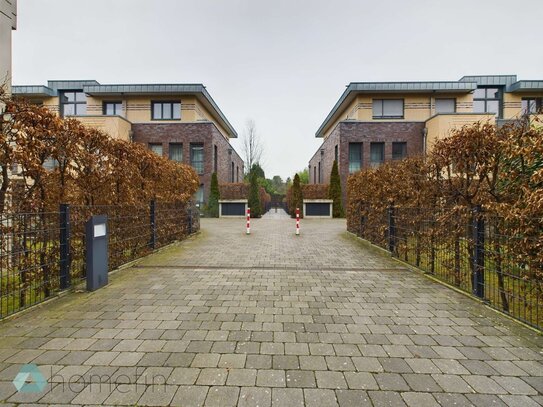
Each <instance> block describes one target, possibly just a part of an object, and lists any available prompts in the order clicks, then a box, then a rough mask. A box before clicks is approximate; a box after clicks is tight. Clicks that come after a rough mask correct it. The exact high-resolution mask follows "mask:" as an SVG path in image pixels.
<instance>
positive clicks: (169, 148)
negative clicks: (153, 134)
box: [168, 142, 185, 163]
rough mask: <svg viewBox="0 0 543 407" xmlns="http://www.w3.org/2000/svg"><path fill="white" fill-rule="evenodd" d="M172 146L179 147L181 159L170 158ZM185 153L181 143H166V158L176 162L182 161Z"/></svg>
mask: <svg viewBox="0 0 543 407" xmlns="http://www.w3.org/2000/svg"><path fill="white" fill-rule="evenodd" d="M172 147H179V148H180V149H181V160H174V159H173V158H172ZM184 155H185V154H183V143H175V142H174V143H169V144H168V159H170V160H172V161H174V162H176V163H182V162H183V161H184V159H185V157H184Z"/></svg>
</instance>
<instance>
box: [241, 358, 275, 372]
mask: <svg viewBox="0 0 543 407" xmlns="http://www.w3.org/2000/svg"><path fill="white" fill-rule="evenodd" d="M245 367H246V368H251V369H271V367H272V357H271V356H270V355H247V360H246V362H245Z"/></svg>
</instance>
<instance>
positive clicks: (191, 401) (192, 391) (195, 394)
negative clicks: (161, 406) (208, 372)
mask: <svg viewBox="0 0 543 407" xmlns="http://www.w3.org/2000/svg"><path fill="white" fill-rule="evenodd" d="M208 389H209V387H207V386H179V389H178V390H177V393H175V395H174V397H173V399H172V401H171V405H172V406H182V407H201V406H203V405H204V401H205V399H206V397H207V392H208Z"/></svg>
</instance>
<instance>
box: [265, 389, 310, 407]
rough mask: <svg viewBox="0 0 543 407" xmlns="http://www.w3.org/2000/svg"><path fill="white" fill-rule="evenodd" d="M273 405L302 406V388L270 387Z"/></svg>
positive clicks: (285, 406)
mask: <svg viewBox="0 0 543 407" xmlns="http://www.w3.org/2000/svg"><path fill="white" fill-rule="evenodd" d="M272 406H273V407H304V406H305V402H304V393H303V390H302V389H282V388H273V389H272Z"/></svg>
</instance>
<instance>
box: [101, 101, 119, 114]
mask: <svg viewBox="0 0 543 407" xmlns="http://www.w3.org/2000/svg"><path fill="white" fill-rule="evenodd" d="M122 114H123V102H104V115H106V116H122Z"/></svg>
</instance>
